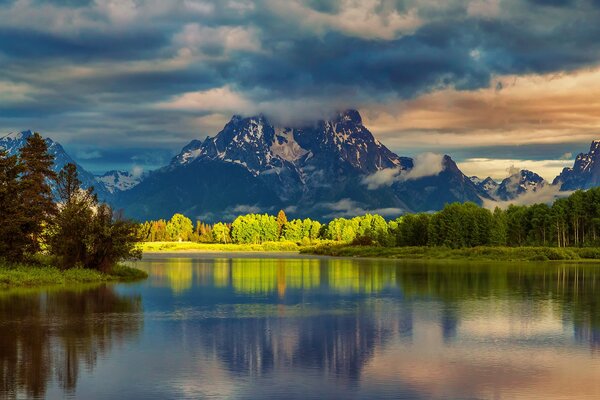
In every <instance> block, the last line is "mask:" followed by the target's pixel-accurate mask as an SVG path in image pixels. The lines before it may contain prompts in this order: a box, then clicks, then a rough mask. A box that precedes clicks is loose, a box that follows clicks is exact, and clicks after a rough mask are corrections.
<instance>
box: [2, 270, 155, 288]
mask: <svg viewBox="0 0 600 400" xmlns="http://www.w3.org/2000/svg"><path fill="white" fill-rule="evenodd" d="M146 278H148V274H147V273H146V272H145V271H142V270H140V269H138V268H135V267H132V266H129V265H123V264H119V265H117V266H115V267H114V269H113V271H111V272H110V273H108V274H107V273H102V272H99V271H96V270H90V269H82V268H72V269H65V270H61V269H59V268H56V267H52V266H43V265H30V264H19V265H11V266H8V265H0V292H3V291H5V290H11V289H17V288H50V287H65V288H66V287H70V286H76V285H82V284H102V283H124V282H134V281H138V280H143V279H146Z"/></svg>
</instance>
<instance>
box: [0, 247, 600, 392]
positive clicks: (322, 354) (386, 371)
mask: <svg viewBox="0 0 600 400" xmlns="http://www.w3.org/2000/svg"><path fill="white" fill-rule="evenodd" d="M233 257H235V258H231V257H228V256H227V255H225V254H221V255H197V256H196V255H186V254H183V255H174V256H164V255H162V256H161V255H155V256H146V257H145V259H144V260H142V261H139V262H137V263H136V265H137V266H138V267H139V268H142V269H144V270H146V271H148V273H149V275H150V276H149V279H148V280H145V281H142V282H137V283H128V284H124V283H123V284H114V285H102V286H87V287H86V286H82V287H74V288H71V289H69V290H62V289H61V290H56V289H45V290H33V289H29V290H26V289H18V290H16V289H15V290H10V291H4V292H0V371H1V374H0V379H1V383H0V398H2V399H4V398H7V399H10V398H51V399H61V398H65V397H67V398H68V397H73V398H81V399H121V398H123V399H171V398H173V399H175V398H177V399H179V398H184V399H185V398H189V399H197V398H215V399H219V398H232V399H271V398H272V399H280V398H284V399H310V398H314V399H322V398H332V399H335V398H339V399H375V398H381V399H385V398H390V399H391V398H394V399H397V398H407V399H421V398H423V399H431V398H434V399H454V398H456V399H465V398H473V399H480V398H481V399H501V398H502V399H503V398H507V399H535V398H539V399H548V398H577V399H585V398H589V399H598V398H600V265H594V264H568V265H567V264H552V263H547V264H516V263H505V264H493V263H487V264H485V263H466V262H406V261H391V260H390V261H386V260H356V259H326V258H311V257H299V256H295V257H293V256H263V255H259V256H257V255H253V256H233ZM256 257H263V258H256Z"/></svg>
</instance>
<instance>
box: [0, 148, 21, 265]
mask: <svg viewBox="0 0 600 400" xmlns="http://www.w3.org/2000/svg"><path fill="white" fill-rule="evenodd" d="M22 172H23V166H22V165H21V164H20V163H19V160H18V158H17V157H16V156H8V155H7V154H6V152H5V151H4V150H0V205H1V206H0V257H4V258H6V259H7V260H9V261H21V260H22V259H23V257H24V255H25V248H26V245H27V243H28V238H27V236H26V234H25V231H24V230H23V227H24V223H25V213H24V211H25V210H24V208H23V203H22V194H21V186H22V185H21V182H20V181H19V176H20V174H21V173H22Z"/></svg>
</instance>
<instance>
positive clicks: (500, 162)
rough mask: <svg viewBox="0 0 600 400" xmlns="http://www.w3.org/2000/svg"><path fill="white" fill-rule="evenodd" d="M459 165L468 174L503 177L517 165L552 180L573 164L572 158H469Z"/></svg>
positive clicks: (518, 168)
mask: <svg viewBox="0 0 600 400" xmlns="http://www.w3.org/2000/svg"><path fill="white" fill-rule="evenodd" d="M457 165H458V167H459V168H460V169H461V171H463V172H464V173H465V175H467V176H472V175H477V176H479V177H488V176H490V177H492V178H494V179H501V178H505V177H506V172H507V168H509V167H511V166H512V167H513V168H514V167H517V168H516V169H517V170H520V169H528V170H530V171H533V172H535V173H537V174H538V175H540V176H542V177H545V179H547V180H549V181H552V179H553V178H554V177H555V176H557V175H558V174H559V173H560V172H561V171H562V170H563V168H565V167H569V166H572V165H573V161H572V160H519V159H505V158H497V159H493V158H469V159H466V160H463V161H461V162H458V163H457Z"/></svg>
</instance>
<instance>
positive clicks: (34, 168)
mask: <svg viewBox="0 0 600 400" xmlns="http://www.w3.org/2000/svg"><path fill="white" fill-rule="evenodd" d="M21 161H22V163H23V174H22V177H21V198H22V202H23V207H24V217H25V221H24V222H25V223H24V231H25V233H26V234H27V235H28V237H29V243H28V250H29V251H30V252H31V253H35V252H37V251H38V250H39V249H40V239H41V234H42V232H43V230H44V228H45V227H46V226H47V225H48V224H49V222H50V221H51V219H52V217H53V216H54V215H55V214H56V205H55V203H54V198H53V195H52V189H51V188H50V182H51V181H52V180H55V179H56V174H55V173H54V171H53V170H52V165H53V162H54V157H53V156H52V155H51V154H50V153H48V145H47V144H46V141H45V140H44V139H43V138H42V137H41V136H40V135H39V134H38V133H35V134H33V135H32V136H30V137H29V138H27V142H26V143H25V145H24V146H23V148H22V149H21Z"/></svg>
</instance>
